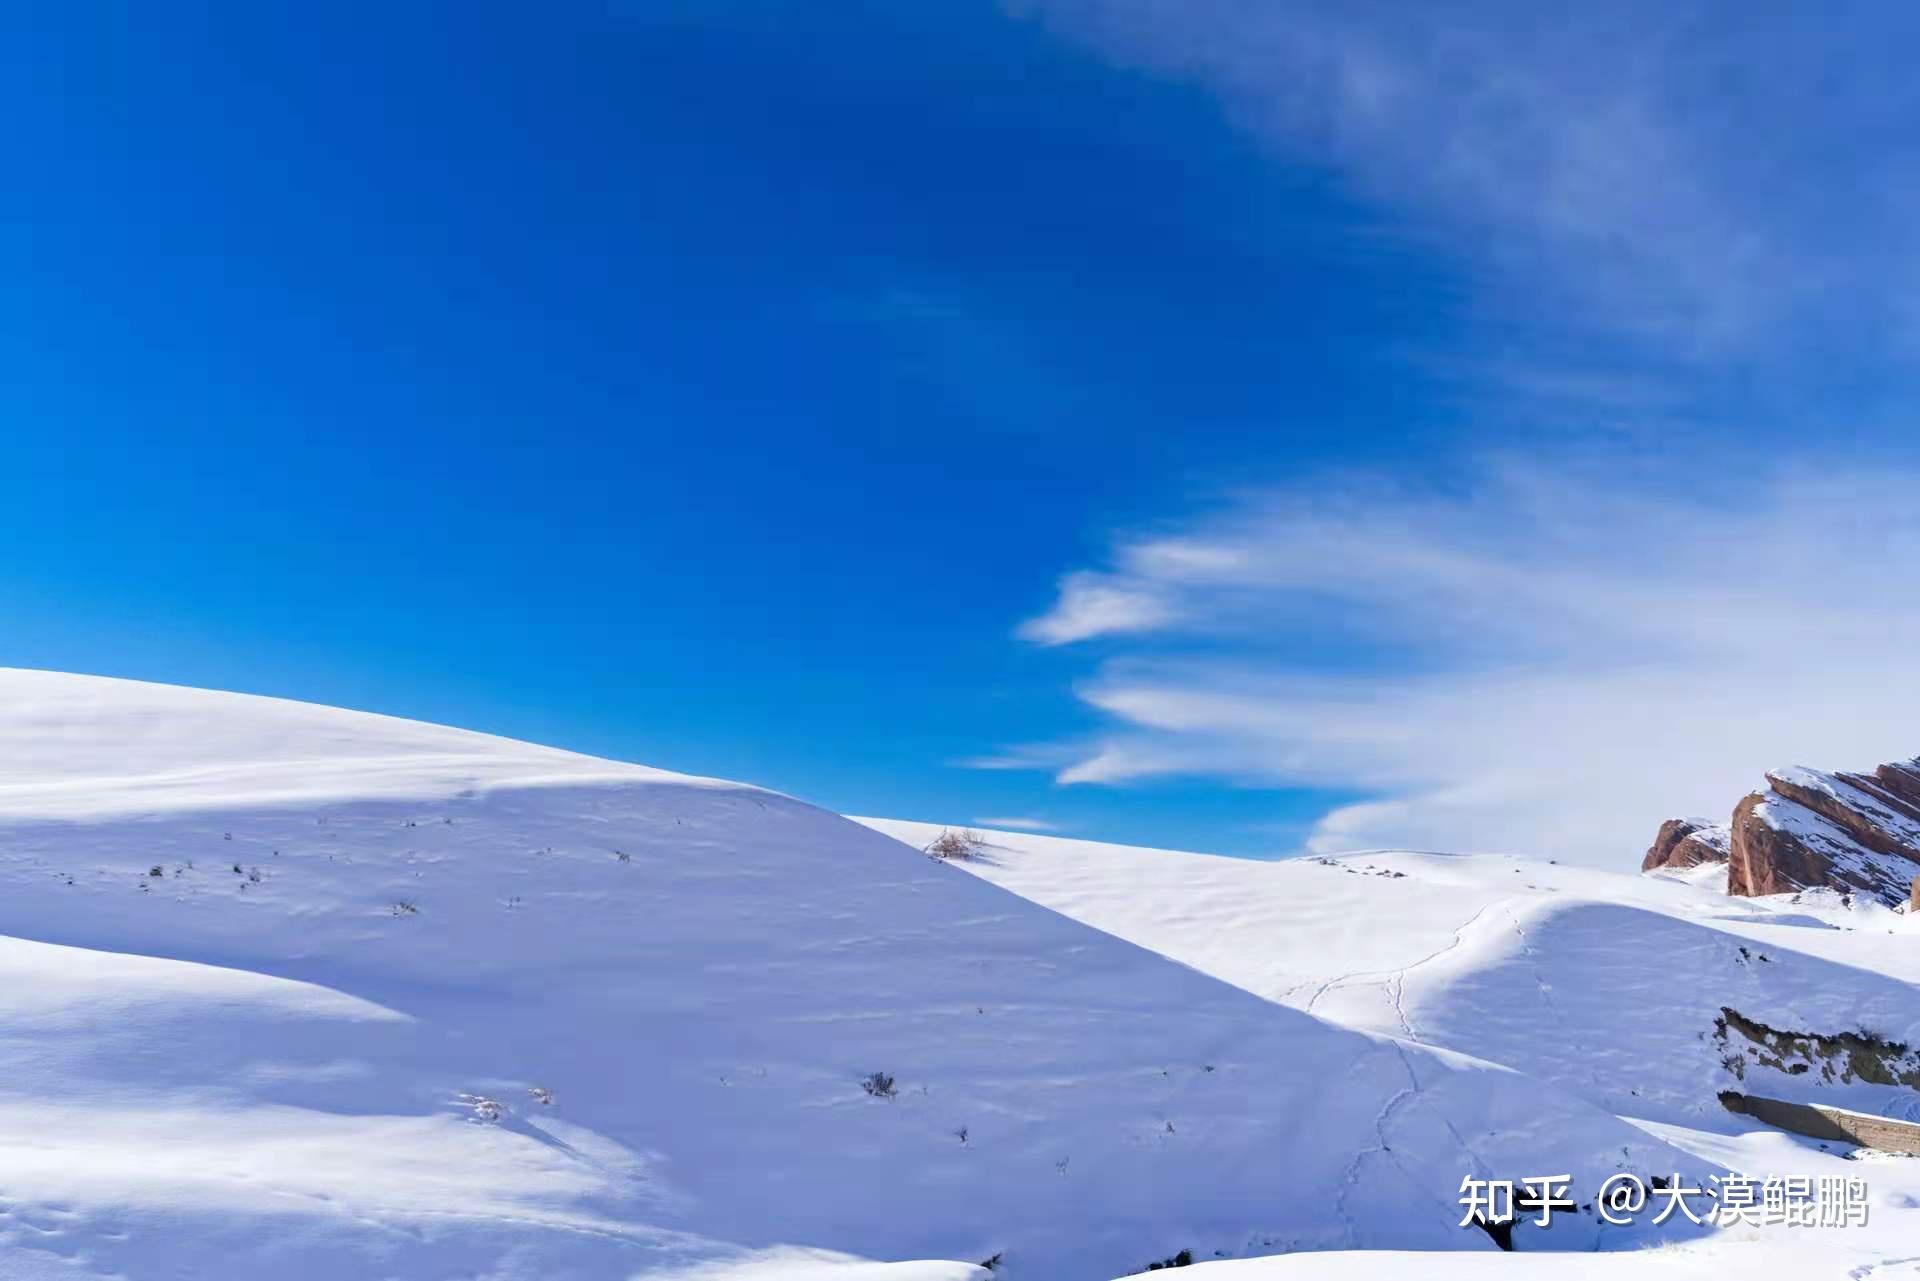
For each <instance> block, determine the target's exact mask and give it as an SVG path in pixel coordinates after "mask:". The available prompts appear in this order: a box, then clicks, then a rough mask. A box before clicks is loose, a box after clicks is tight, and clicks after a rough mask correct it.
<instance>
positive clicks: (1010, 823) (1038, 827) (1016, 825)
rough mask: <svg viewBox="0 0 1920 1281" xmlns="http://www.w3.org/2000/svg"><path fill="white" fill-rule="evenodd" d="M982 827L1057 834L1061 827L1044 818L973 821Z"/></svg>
mask: <svg viewBox="0 0 1920 1281" xmlns="http://www.w3.org/2000/svg"><path fill="white" fill-rule="evenodd" d="M973 821H974V822H975V823H977V824H979V825H980V826H981V827H989V828H998V829H1000V830H1002V831H1007V832H1057V831H1059V830H1060V825H1059V824H1057V823H1049V822H1047V821H1046V820H1045V819H1042V818H976V819H974V820H973Z"/></svg>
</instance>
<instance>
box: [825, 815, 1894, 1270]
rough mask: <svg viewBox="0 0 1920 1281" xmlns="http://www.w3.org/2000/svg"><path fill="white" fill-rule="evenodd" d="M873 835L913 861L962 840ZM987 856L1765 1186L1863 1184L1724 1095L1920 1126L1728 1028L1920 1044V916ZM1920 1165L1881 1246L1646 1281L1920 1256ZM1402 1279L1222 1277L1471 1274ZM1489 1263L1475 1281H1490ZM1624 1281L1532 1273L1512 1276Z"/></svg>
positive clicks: (1129, 928) (1733, 1245)
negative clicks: (1620, 1119) (1855, 1034)
mask: <svg viewBox="0 0 1920 1281" xmlns="http://www.w3.org/2000/svg"><path fill="white" fill-rule="evenodd" d="M861 821H862V822H865V823H868V824H869V825H871V826H873V827H875V828H876V829H877V830H881V831H886V832H889V833H891V834H893V835H895V836H896V837H897V838H899V839H901V840H902V841H905V842H907V843H909V844H913V845H921V844H924V843H925V842H926V841H927V840H928V839H930V838H931V836H932V834H934V833H936V832H938V831H939V830H940V829H939V828H938V827H937V826H934V825H928V824H921V823H911V822H900V821H893V820H880V819H863V820H861ZM984 839H985V841H986V844H985V846H984V848H983V849H982V850H981V852H980V854H979V855H978V856H977V857H975V858H972V859H969V860H965V861H964V862H962V863H961V864H960V865H961V866H964V867H966V868H967V869H968V870H969V871H971V872H973V873H974V874H975V875H977V876H980V877H982V878H985V879H988V880H992V881H994V882H995V883H996V884H1000V885H1003V886H1006V887H1007V888H1009V889H1012V890H1014V891H1015V892H1017V893H1019V894H1021V895H1023V896H1025V897H1029V898H1032V899H1034V900H1035V901H1036V902H1040V903H1043V904H1046V905H1047V906H1050V907H1053V908H1055V909H1056V910H1058V911H1061V912H1063V913H1066V914H1067V915H1070V916H1073V917H1075V918H1076V919H1079V920H1084V921H1087V922H1088V923H1090V924H1093V925H1097V926H1099V927H1100V928H1102V929H1105V930H1108V931H1109V932H1111V933H1114V934H1116V935H1118V936H1119V937H1122V938H1126V939H1129V940H1131V941H1133V942H1136V943H1139V944H1141V945H1142V946H1144V947H1150V948H1153V949H1154V950H1156V951H1159V952H1161V953H1163V954H1165V955H1167V956H1171V957H1174V958H1175V959H1178V960H1182V961H1185V962H1186V963H1188V964H1190V965H1193V966H1194V967H1195V968H1197V969H1201V970H1204V971H1206V972H1207V973H1210V974H1215V975H1217V976H1219V977H1221V978H1223V979H1226V980H1228V981H1229V982H1232V983H1235V984H1236V985H1238V986H1240V987H1243V988H1245V989H1246V990H1248V991H1250V992H1253V993H1256V994H1258V995H1261V996H1263V997H1265V998H1267V999H1269V1000H1271V1001H1274V1002H1277V1003H1281V1004H1286V1005H1290V1006H1293V1007H1296V1008H1299V1009H1302V1010H1310V1011H1311V1012H1313V1013H1314V1014H1316V1015H1319V1016H1323V1017H1327V1018H1330V1019H1333V1020H1336V1021H1339V1022H1342V1023H1346V1024H1349V1025H1352V1026H1356V1027H1364V1028H1371V1029H1374V1030H1376V1031H1380V1032H1383V1033H1389V1034H1393V1035H1397V1036H1400V1037H1403V1038H1407V1039H1410V1040H1414V1041H1418V1042H1421V1043H1425V1044H1430V1045H1434V1046H1439V1047H1445V1048H1448V1049H1451V1050H1456V1051H1460V1052H1463V1053H1466V1054H1470V1055H1473V1056H1474V1057H1476V1058H1480V1059H1485V1060H1489V1061H1492V1062H1497V1063H1500V1064H1503V1065H1505V1066H1508V1067H1511V1068H1514V1069H1516V1070H1518V1071H1521V1072H1523V1073H1525V1074H1526V1076H1527V1078H1528V1079H1530V1080H1531V1081H1534V1082H1538V1083H1539V1088H1540V1089H1541V1091H1542V1093H1543V1094H1545V1093H1551V1094H1554V1095H1564V1096H1571V1097H1579V1098H1583V1099H1585V1100H1586V1101H1588V1102H1590V1103H1593V1104H1594V1105H1596V1106H1598V1107H1601V1108H1603V1109H1605V1110H1607V1111H1609V1112H1613V1113H1615V1114H1617V1115H1621V1116H1624V1117H1628V1118H1632V1119H1633V1120H1634V1121H1635V1122H1636V1123H1637V1124H1639V1125H1641V1126H1643V1127H1644V1128H1645V1129H1647V1130H1648V1131H1649V1132H1650V1133H1653V1134H1657V1135H1659V1136H1661V1137H1665V1138H1667V1139H1669V1140H1671V1141H1676V1142H1678V1143H1680V1144H1681V1145H1682V1146H1685V1147H1688V1148H1689V1149H1690V1150H1693V1151H1694V1152H1696V1153H1698V1154H1700V1155H1702V1156H1704V1157H1707V1158H1708V1159H1711V1160H1715V1161H1717V1162H1720V1163H1722V1164H1725V1165H1727V1166H1728V1167H1730V1168H1733V1169H1736V1170H1742V1171H1745V1172H1747V1173H1750V1174H1752V1175H1753V1176H1754V1177H1756V1178H1763V1177H1767V1176H1784V1175H1789V1174H1800V1173H1803V1172H1804V1173H1807V1174H1810V1175H1837V1174H1846V1175H1856V1176H1857V1175H1859V1174H1860V1173H1861V1171H1860V1168H1859V1166H1858V1165H1857V1164H1856V1163H1854V1162H1851V1161H1846V1160H1843V1159H1840V1158H1839V1157H1837V1156H1836V1155H1834V1154H1832V1153H1828V1152H1824V1151H1820V1150H1818V1145H1816V1144H1813V1143H1812V1142H1811V1141H1800V1140H1795V1139H1792V1138H1790V1137H1789V1136H1785V1135H1781V1134H1778V1133H1776V1132H1773V1131H1770V1130H1767V1129H1765V1128H1764V1127H1762V1126H1759V1125H1758V1124H1757V1123H1755V1122H1753V1121H1751V1120H1750V1119H1747V1118H1742V1117H1738V1116H1735V1115H1733V1114H1731V1113H1729V1112H1727V1111H1726V1110H1725V1109H1724V1108H1723V1107H1721V1106H1720V1104H1719V1102H1718V1100H1717V1097H1716V1096H1717V1094H1718V1092H1719V1091H1720V1090H1722V1089H1728V1088H1738V1089H1741V1090H1744V1091H1749V1092H1752V1093H1757V1094H1762V1095H1768V1096H1773V1097H1781V1098H1799V1099H1805V1100H1806V1101H1809V1102H1818V1103H1822V1104H1825V1105H1828V1106H1841V1107H1849V1108H1852V1109H1855V1110H1859V1111H1866V1112H1872V1113H1876V1114H1879V1115H1893V1116H1898V1117H1907V1118H1913V1119H1920V1091H1917V1090H1915V1089H1913V1088H1910V1087H1908V1086H1903V1085H1889V1084H1876V1083H1875V1082H1873V1081H1871V1080H1867V1079H1863V1078H1861V1077H1859V1076H1858V1075H1853V1076H1851V1078H1849V1076H1848V1074H1847V1073H1848V1064H1847V1063H1846V1061H1845V1060H1844V1059H1840V1058H1836V1059H1833V1060H1831V1061H1830V1062H1828V1063H1823V1064H1821V1065H1819V1066H1817V1067H1816V1068H1815V1070H1813V1071H1806V1072H1799V1073H1796V1072H1795V1071H1793V1070H1792V1069H1791V1066H1790V1065H1787V1067H1786V1070H1781V1069H1778V1068H1775V1067H1771V1066H1768V1065H1767V1063H1766V1062H1765V1060H1767V1059H1771V1058H1773V1057H1774V1056H1773V1055H1772V1054H1771V1053H1768V1052H1765V1050H1764V1047H1757V1046H1754V1045H1752V1044H1750V1043H1748V1042H1746V1041H1745V1040H1744V1039H1743V1038H1742V1037H1741V1036H1740V1034H1739V1032H1738V1030H1737V1028H1735V1029H1732V1030H1729V1029H1728V1028H1727V1027H1726V1026H1725V1025H1726V1024H1727V1023H1728V1020H1726V1019H1725V1018H1724V1016H1723V1014H1722V1011H1723V1009H1724V1008H1733V1009H1735V1010H1737V1011H1738V1012H1739V1013H1740V1014H1741V1015H1742V1016H1744V1018H1745V1019H1747V1020H1752V1021H1754V1022H1757V1023H1761V1024H1765V1025H1768V1026H1771V1027H1774V1028H1781V1029H1790V1030H1793V1031H1795V1032H1801V1031H1805V1032H1807V1033H1810V1034H1812V1033H1818V1034H1835V1033H1840V1032H1844V1031H1849V1030H1859V1029H1869V1028H1870V1029H1873V1030H1874V1031H1875V1032H1876V1033H1877V1034H1878V1035H1880V1036H1882V1037H1883V1038H1887V1039H1890V1040H1892V1041H1895V1042H1903V1043H1906V1044H1920V946H1916V944H1920V920H1916V919H1914V918H1912V917H1908V916H1905V915H1901V914H1896V913H1894V912H1892V911H1889V910H1887V909H1886V908H1884V907H1881V906H1880V905H1878V904H1877V903H1875V902H1873V901H1871V900H1868V899H1865V898H1857V899H1854V900H1852V901H1851V903H1850V904H1849V903H1848V902H1847V901H1846V900H1843V899H1842V898H1841V896H1839V895H1838V894H1835V893H1832V892H1829V891H1820V892H1808V893H1805V894H1802V895H1799V896H1797V901H1796V898H1795V897H1794V896H1782V897H1779V898H1763V899H1740V898H1729V897H1727V896H1726V894H1725V891H1724V883H1723V878H1724V876H1725V871H1726V869H1725V866H1724V865H1713V864H1707V865H1701V866H1698V867H1693V868H1688V869H1686V870H1685V871H1684V872H1681V873H1679V874H1673V873H1668V874H1662V875H1659V876H1651V877H1647V876H1638V875H1633V874H1630V873H1612V872H1605V871H1597V870H1592V869H1586V868H1579V867H1571V866H1561V865H1558V864H1555V863H1553V862H1551V861H1547V860H1536V859H1523V858H1514V857H1509V856H1494V855H1485V856H1470V855H1435V854H1416V853H1392V852H1375V853H1368V854H1355V855H1346V856H1342V857H1340V858H1332V859H1298V860H1289V861H1285V862H1272V863H1262V862H1252V861H1247V860H1239V859H1227V858H1217V857H1212V856H1208V855H1201V854H1186V853H1179V852H1174V851H1166V850H1148V849H1138V848H1131V847H1126V846H1116V845H1107V844H1101V843H1097V842H1090V841H1076V840H1071V839H1066V838H1060V837H1047V836H1035V835H1031V834H1026V833H1018V832H991V833H986V834H984ZM1736 1061H1737V1068H1736V1067H1735V1066H1734V1064H1735V1062H1736ZM1828 1067H1830V1068H1831V1069H1832V1070H1831V1071H1826V1070H1824V1069H1826V1068H1828ZM1916 1166H1920V1162H1915V1161H1901V1160H1897V1159H1892V1158H1889V1159H1888V1160H1887V1161H1886V1162H1885V1163H1884V1164H1876V1165H1875V1166H1874V1168H1873V1169H1872V1170H1871V1171H1869V1174H1870V1176H1871V1178H1870V1182H1871V1184H1872V1186H1873V1187H1874V1189H1875V1196H1876V1200H1875V1209H1874V1214H1875V1215H1876V1216H1877V1218H1876V1219H1875V1224H1876V1226H1875V1227H1874V1230H1873V1231H1871V1232H1866V1231H1858V1232H1854V1233H1851V1234H1848V1233H1828V1234H1826V1235H1824V1236H1823V1235H1821V1234H1819V1233H1808V1232H1805V1231H1803V1230H1798V1229H1795V1230H1790V1231H1789V1232H1788V1233H1787V1234H1785V1235H1783V1234H1782V1233H1781V1232H1779V1231H1774V1232H1773V1233H1771V1234H1761V1235H1755V1232H1757V1231H1758V1230H1755V1232H1748V1231H1746V1230H1744V1229H1742V1230H1739V1231H1731V1232H1727V1233H1721V1234H1719V1237H1718V1239H1716V1241H1715V1242H1714V1243H1713V1244H1712V1245H1711V1246H1710V1247H1701V1248H1702V1249H1703V1250H1707V1251H1708V1252H1707V1253H1697V1252H1694V1251H1693V1250H1691V1249H1689V1250H1685V1251H1661V1252H1658V1253H1657V1254H1655V1255H1653V1256H1651V1260H1655V1261H1658V1262H1659V1265H1660V1267H1662V1268H1668V1267H1670V1268H1671V1269H1672V1271H1671V1272H1659V1271H1652V1270H1649V1271H1648V1272H1647V1275H1673V1276H1690V1277H1691V1276H1700V1277H1705V1276H1709V1275H1714V1276H1722V1275H1727V1273H1728V1271H1729V1270H1733V1271H1736V1272H1737V1271H1740V1270H1742V1269H1745V1270H1747V1272H1748V1274H1750V1275H1758V1276H1780V1277H1783V1278H1784V1277H1792V1278H1795V1279H1796V1281H1797V1279H1798V1278H1800V1277H1803V1276H1844V1275H1847V1272H1848V1268H1849V1267H1854V1266H1859V1267H1862V1268H1868V1269H1871V1268H1874V1267H1878V1266H1880V1265H1881V1264H1882V1263H1884V1262H1885V1261H1887V1260H1889V1259H1892V1258H1898V1257H1904V1256H1906V1255H1908V1254H1911V1250H1908V1249H1904V1248H1902V1243H1903V1242H1906V1241H1910V1240H1911V1239H1913V1235H1915V1234H1920V1209H1916V1207H1920V1171H1916V1170H1915V1168H1914V1167H1916ZM1795 1232H1797V1233H1798V1235H1797V1236H1795V1235H1793V1233H1795ZM1837 1260H1845V1261H1846V1262H1845V1263H1844V1264H1842V1265H1840V1266H1836V1261H1837ZM1406 1266H1407V1264H1406V1259H1405V1258H1404V1257H1401V1258H1398V1259H1397V1260H1396V1258H1395V1257H1394V1256H1387V1255H1377V1256H1375V1255H1369V1256H1356V1255H1351V1254H1344V1255H1321V1256H1295V1257H1291V1258H1288V1259H1284V1260H1281V1259H1276V1260H1272V1261H1262V1262H1257V1263H1256V1262H1249V1263H1244V1264H1236V1265H1221V1266H1219V1267H1218V1269H1217V1271H1218V1274H1219V1275H1220V1277H1221V1278H1222V1281H1227V1278H1238V1277H1246V1278H1249V1281H1251V1279H1252V1278H1262V1279H1264V1278H1293V1277H1302V1278H1304V1277H1320V1276H1333V1275H1339V1276H1343V1277H1344V1276H1373V1275H1376V1274H1377V1275H1379V1276H1382V1277H1387V1276H1405V1275H1433V1276H1450V1275H1455V1271H1454V1268H1455V1265H1454V1264H1451V1263H1447V1262H1445V1261H1443V1260H1438V1259H1436V1260H1434V1261H1433V1262H1432V1263H1431V1264H1430V1265H1427V1264H1422V1265H1421V1267H1420V1268H1419V1269H1417V1270H1415V1271H1411V1272H1410V1271H1406V1270H1404V1269H1405V1268H1406ZM1475 1266H1482V1265H1477V1264H1476V1265H1469V1264H1465V1263H1464V1262H1462V1263H1461V1264H1460V1265H1459V1269H1460V1270H1459V1274H1460V1275H1481V1273H1478V1272H1473V1271H1471V1269H1472V1268H1473V1267H1475ZM1642 1266H1647V1267H1648V1268H1649V1269H1651V1267H1652V1263H1651V1262H1649V1263H1647V1264H1644V1265H1643V1264H1642V1263H1641V1262H1639V1261H1636V1262H1635V1263H1634V1265H1633V1268H1634V1273H1633V1275H1640V1271H1639V1269H1640V1268H1641V1267H1642ZM1776 1269H1777V1270H1776ZM1605 1270H1606V1265H1605V1264H1603V1263H1597V1262H1594V1263H1576V1262H1575V1261H1574V1260H1572V1259H1560V1258H1556V1259H1555V1260H1553V1261H1552V1262H1551V1263H1547V1262H1546V1261H1543V1260H1539V1259H1535V1260H1533V1261H1532V1262H1531V1263H1530V1264H1529V1265H1528V1266H1527V1267H1526V1268H1522V1269H1518V1270H1515V1271H1513V1273H1512V1275H1521V1276H1552V1277H1561V1276H1566V1277H1581V1276H1595V1275H1599V1274H1600V1273H1601V1272H1603V1271H1605ZM1485 1275H1492V1276H1498V1275H1502V1271H1501V1269H1500V1268H1498V1267H1495V1266H1486V1272H1485Z"/></svg>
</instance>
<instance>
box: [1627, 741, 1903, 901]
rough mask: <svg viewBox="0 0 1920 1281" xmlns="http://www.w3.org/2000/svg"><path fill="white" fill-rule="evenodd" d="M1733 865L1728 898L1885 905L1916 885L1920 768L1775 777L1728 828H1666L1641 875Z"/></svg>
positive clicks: (1680, 822)
mask: <svg viewBox="0 0 1920 1281" xmlns="http://www.w3.org/2000/svg"><path fill="white" fill-rule="evenodd" d="M1708 861H1716V862H1718V861H1725V862H1726V863H1727V865H1728V866H1727V892H1728V893H1729V894H1740V895H1756V894H1784V893H1791V892H1793V891H1795V890H1803V889H1811V888H1814V887H1818V886H1826V887H1829V888H1832V889H1835V890H1839V891H1841V892H1842V893H1849V894H1865V895H1869V896H1871V897H1873V898H1877V899H1879V900H1880V901H1881V902H1883V903H1886V904H1887V905H1888V906H1890V907H1891V906H1897V905H1899V904H1902V903H1905V902H1907V901H1908V896H1909V894H1910V893H1913V892H1915V891H1914V882H1915V879H1916V878H1917V877H1920V759H1915V760H1911V761H1901V762H1897V763H1894V764H1890V765H1882V766H1880V767H1879V768H1878V769H1876V770H1874V771H1873V773H1871V774H1852V773H1833V774H1829V773H1825V772H1823V771H1820V770H1812V769H1803V768H1800V767H1797V766H1796V767H1794V768H1791V769H1782V770H1774V771H1772V772H1770V773H1769V774H1768V775H1767V786H1766V789H1765V790H1763V791H1758V792H1753V793H1751V794H1749V795H1748V796H1747V797H1745V798H1744V799H1743V800H1741V802H1740V803H1739V804H1738V805H1737V806H1735V807H1734V811H1733V821H1732V822H1731V823H1730V824H1728V825H1726V826H1721V825H1719V824H1714V823H1709V822H1707V821H1705V820H1702V819H1669V820H1668V821H1667V822H1665V823H1663V824H1661V826H1660V833H1659V835H1658V836H1657V837H1656V838H1655V839H1654V842H1653V847H1652V848H1651V849H1649V850H1648V851H1647V856H1646V859H1645V860H1644V861H1643V862H1642V863H1641V868H1642V870H1645V871H1653V870H1655V869H1661V868H1685V867H1692V866H1694V865H1695V864H1697V863H1703V862H1708Z"/></svg>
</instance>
